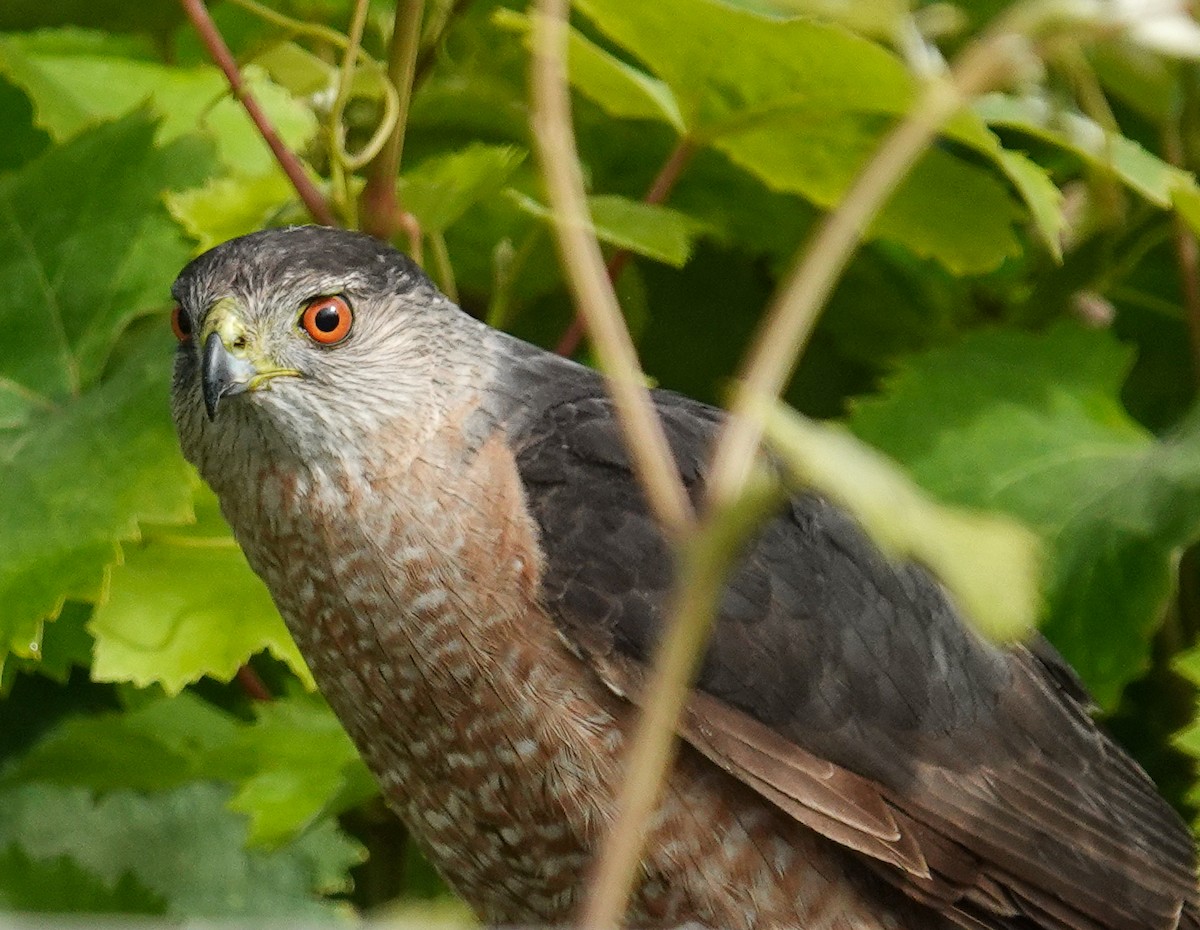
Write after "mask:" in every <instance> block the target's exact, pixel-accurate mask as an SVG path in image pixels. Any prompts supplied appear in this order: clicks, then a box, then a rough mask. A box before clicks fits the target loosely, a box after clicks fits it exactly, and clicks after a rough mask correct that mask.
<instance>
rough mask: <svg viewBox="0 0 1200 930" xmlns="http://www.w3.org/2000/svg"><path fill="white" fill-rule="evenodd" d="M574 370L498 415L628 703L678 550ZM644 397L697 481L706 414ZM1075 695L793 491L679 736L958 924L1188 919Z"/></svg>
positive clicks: (738, 585) (1057, 667)
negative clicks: (505, 421) (513, 414)
mask: <svg viewBox="0 0 1200 930" xmlns="http://www.w3.org/2000/svg"><path fill="white" fill-rule="evenodd" d="M577 371H578V370H577ZM586 383H588V379H580V378H578V377H576V378H573V381H572V385H571V388H570V394H569V399H566V400H563V399H562V398H561V396H560V399H559V401H558V402H551V398H553V397H554V394H555V391H553V390H550V389H549V388H547V389H546V390H542V391H541V394H542V395H544V396H542V397H541V398H537V397H533V398H526V400H531V401H532V402H531V403H529V404H527V405H526V407H525V410H526V411H529V410H531V409H532V410H535V411H536V410H538V409H540V410H541V412H540V413H535V414H533V415H530V414H529V413H526V414H524V415H523V416H522V417H520V418H517V419H515V420H514V421H513V422H512V423H511V424H510V441H512V442H513V445H514V451H515V452H516V454H517V461H518V468H519V470H520V474H521V477H522V480H523V482H524V484H525V487H526V489H527V494H528V502H529V507H530V509H531V511H532V513H533V516H534V517H535V519H536V520H537V522H538V524H539V526H540V528H541V541H542V546H543V549H544V551H545V557H546V570H545V577H544V590H543V596H544V599H545V602H546V604H547V607H548V608H549V610H550V612H551V613H552V615H553V616H554V617H555V618H556V620H557V622H558V623H559V624H560V626H561V629H562V632H563V633H564V635H565V636H566V637H567V638H568V640H569V641H571V642H572V643H573V644H574V645H575V647H576V648H577V649H578V650H579V651H580V653H581V654H583V655H584V656H586V657H587V658H588V660H589V661H590V663H591V664H592V667H593V668H594V669H595V670H596V671H597V673H598V674H599V675H600V677H601V678H602V679H604V680H605V681H606V682H607V683H608V684H609V685H610V686H611V687H613V688H614V689H616V690H618V691H620V692H622V693H624V694H627V695H628V696H630V697H631V698H633V699H634V700H636V697H637V693H638V690H639V687H640V681H641V676H642V673H643V671H644V669H645V663H646V662H647V660H648V658H649V656H650V655H651V653H652V649H653V646H654V643H655V641H656V640H657V638H658V636H659V634H660V631H661V628H662V623H663V601H664V597H665V595H666V593H667V592H668V589H669V585H670V583H671V575H672V569H671V558H670V555H669V551H668V549H667V547H666V546H665V544H664V541H663V539H662V537H661V535H660V534H659V532H658V531H657V529H656V527H655V525H654V523H653V522H652V520H651V519H650V518H649V516H648V515H647V511H646V508H645V505H644V501H643V499H642V496H641V493H640V491H639V489H638V487H637V484H636V482H635V480H634V478H633V476H632V474H631V472H630V468H629V465H628V461H627V459H626V456H625V453H624V451H623V448H622V445H621V442H620V437H619V433H618V431H617V428H616V424H615V420H614V417H613V412H612V409H611V404H610V401H609V400H608V399H607V397H605V396H603V394H602V389H601V388H600V387H599V385H598V384H591V386H590V387H587V388H586V389H585V388H584V387H582V386H581V385H583V384H586ZM536 393H537V392H535V394H536ZM539 399H540V401H541V403H538V402H537V401H538V400H539ZM656 402H657V404H658V406H659V409H660V412H661V413H662V415H663V419H664V422H665V424H666V429H667V433H668V437H669V439H670V442H671V445H672V448H673V451H674V453H675V456H676V459H677V462H678V464H679V466H680V470H681V473H682V474H683V476H684V479H685V481H686V482H687V484H688V486H689V488H690V489H691V490H692V492H693V494H696V493H698V492H699V490H700V489H701V488H702V486H703V480H704V475H703V463H704V461H705V458H706V455H707V451H708V445H709V442H710V440H711V438H712V436H713V434H714V431H715V427H716V425H717V424H718V422H719V417H720V414H719V412H717V411H715V410H713V409H712V408H708V407H705V406H703V405H700V404H698V403H696V402H693V401H690V400H687V399H686V398H681V397H678V396H675V395H671V394H666V393H662V392H656ZM1083 698H1084V695H1083V693H1082V691H1081V689H1080V687H1079V686H1078V683H1077V681H1076V680H1075V679H1074V677H1073V675H1072V674H1071V672H1070V670H1069V669H1067V668H1066V667H1065V664H1063V663H1062V662H1061V660H1059V659H1058V658H1057V656H1056V655H1055V654H1054V653H1053V650H1052V649H1050V647H1049V646H1048V645H1046V644H1045V643H1043V642H1041V641H1038V642H1036V643H1034V644H1032V645H1031V646H1030V647H1016V648H1013V649H1001V648H998V647H996V646H994V645H992V644H990V643H987V642H985V641H983V640H982V639H981V638H980V637H978V636H977V635H975V634H974V633H973V632H972V631H971V630H970V629H968V628H967V627H966V626H965V625H964V624H963V622H962V621H961V619H960V618H959V616H958V615H957V613H956V612H955V610H954V608H953V607H952V605H951V604H950V603H949V602H948V600H947V598H946V596H945V594H944V592H943V590H942V589H941V587H940V586H939V585H938V584H937V583H936V582H935V581H933V580H932V579H931V578H930V577H929V576H928V575H927V574H926V573H925V572H924V571H923V570H922V569H920V568H918V567H916V566H913V565H903V564H902V565H897V564H893V563H891V562H889V561H888V560H886V559H885V558H884V557H883V556H882V555H881V554H880V553H879V551H878V550H877V549H876V548H875V547H874V546H873V544H872V543H871V542H870V541H869V540H868V539H867V538H866V537H865V536H864V535H863V533H862V532H861V531H860V530H859V529H858V528H857V526H856V525H855V524H854V523H853V522H852V521H851V520H850V519H849V518H848V517H847V516H846V515H845V514H844V513H842V512H841V511H839V510H838V509H837V508H836V507H833V506H832V505H830V504H829V503H828V502H826V501H824V500H822V499H820V498H819V497H815V496H799V497H796V498H795V499H793V500H792V501H790V502H789V504H788V505H787V507H786V508H785V510H784V512H782V513H781V514H780V515H779V516H778V517H777V518H775V519H773V520H772V521H770V522H769V523H768V524H767V526H766V527H765V528H764V529H763V531H762V532H761V533H760V534H759V536H758V537H757V538H756V540H755V541H754V542H753V544H752V545H751V546H750V547H749V550H748V552H747V554H746V555H745V557H744V558H743V560H742V562H741V564H740V565H739V567H738V569H737V571H736V572H735V574H734V577H733V579H732V581H731V582H730V584H729V586H728V589H727V591H726V593H725V596H724V598H723V601H722V604H721V609H720V616H719V620H718V622H717V624H716V627H715V629H714V631H713V636H712V640H711V643H710V645H709V647H708V651H707V653H706V656H705V658H704V661H703V664H702V667H701V670H700V673H699V676H698V679H697V683H696V692H695V694H694V696H693V699H692V701H691V703H690V705H689V707H688V710H687V713H686V715H685V721H684V723H683V725H682V735H683V736H684V738H685V739H686V740H687V741H688V742H690V743H691V744H692V745H693V746H695V747H696V748H697V749H699V750H700V751H701V752H703V753H704V754H705V755H707V756H708V757H709V758H710V759H712V760H713V761H714V762H716V763H717V764H719V765H721V766H723V767H724V768H726V769H727V770H729V771H730V772H733V773H734V774H735V775H736V776H737V777H738V778H739V779H741V780H742V781H744V782H746V783H747V784H749V785H751V786H753V787H754V788H755V789H756V790H757V791H758V792H759V793H760V794H761V795H762V796H763V797H764V798H766V799H767V800H769V801H771V802H772V803H774V804H776V805H777V806H778V807H780V808H781V809H783V810H785V811H787V812H789V813H791V814H792V815H793V816H794V817H795V818H796V819H797V820H799V821H800V822H802V823H805V824H806V825H808V826H810V827H811V828H813V829H815V830H818V831H819V832H821V833H823V834H824V835H825V836H827V837H829V838H831V839H834V840H836V841H838V842H840V843H842V844H843V845H845V846H847V847H849V848H851V849H854V850H856V851H858V852H859V853H861V854H862V855H863V856H864V857H865V859H866V861H869V862H872V863H874V865H875V867H877V868H878V869H879V870H880V871H881V872H882V873H883V874H885V876H886V877H888V878H889V879H890V880H892V881H894V882H895V883H897V884H898V885H900V886H901V887H903V888H905V890H907V891H908V892H909V893H910V894H912V895H913V896H914V897H917V898H920V899H921V900H924V901H927V902H929V903H930V904H931V905H932V906H934V907H937V908H938V909H940V910H942V911H943V912H945V913H946V914H948V915H949V916H952V917H955V918H956V919H958V920H960V921H961V922H962V923H963V924H964V926H976V927H999V926H1014V925H1022V924H1021V922H1023V923H1024V925H1028V926H1031V927H1046V928H1080V930H1082V928H1110V930H1148V928H1171V927H1174V926H1176V924H1177V923H1178V922H1179V919H1180V911H1181V908H1182V907H1184V906H1185V904H1186V913H1185V919H1184V925H1185V926H1192V925H1193V923H1191V922H1189V921H1194V912H1193V911H1192V909H1193V908H1194V906H1195V897H1196V881H1195V877H1194V868H1195V859H1194V850H1193V845H1192V841H1191V838H1190V836H1189V834H1188V832H1187V830H1186V828H1185V827H1184V826H1183V824H1182V823H1181V822H1180V821H1179V819H1178V818H1177V817H1176V815H1175V814H1174V812H1173V811H1171V810H1170V808H1169V807H1168V806H1167V805H1166V803H1165V802H1164V801H1162V799H1161V798H1160V797H1159V796H1158V795H1157V793H1156V792H1155V789H1154V786H1153V785H1152V783H1151V782H1150V780H1149V779H1148V778H1147V776H1146V775H1145V774H1144V773H1143V772H1142V771H1141V769H1140V768H1138V766H1137V765H1136V764H1135V763H1134V762H1133V761H1132V760H1131V759H1130V758H1129V757H1128V756H1127V755H1126V754H1125V753H1124V752H1123V751H1122V750H1121V749H1120V748H1118V747H1117V746H1116V745H1115V744H1113V743H1112V742H1111V741H1110V740H1109V739H1108V738H1107V737H1105V736H1104V735H1103V734H1102V733H1101V732H1100V731H1099V730H1098V729H1097V728H1096V727H1095V725H1094V724H1093V722H1092V721H1091V719H1090V717H1089V716H1088V713H1087V712H1086V709H1085V707H1084V706H1083V703H1082V699H1083ZM1014 919H1015V920H1016V921H1018V922H1019V923H1018V924H1013V923H1012V922H1011V921H1012V920H1014Z"/></svg>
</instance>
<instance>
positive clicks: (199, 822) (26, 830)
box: [0, 782, 358, 920]
mask: <svg viewBox="0 0 1200 930" xmlns="http://www.w3.org/2000/svg"><path fill="white" fill-rule="evenodd" d="M227 800H228V792H227V791H226V790H225V789H222V788H220V787H218V786H216V785H213V784H207V783H204V782H195V783H192V784H188V785H186V786H184V787H181V788H178V789H175V790H173V791H165V792H158V793H155V794H149V795H144V794H137V793H135V792H131V791H120V792H114V793H112V794H109V795H106V796H105V797H103V798H99V799H97V798H94V797H93V796H92V795H91V794H90V793H89V792H87V791H86V790H83V789H80V788H61V787H56V786H52V785H43V784H28V785H21V786H19V787H15V788H11V789H7V790H4V791H0V848H6V847H8V846H10V845H13V844H16V845H18V846H20V848H21V850H22V852H23V854H24V855H25V856H27V857H28V858H30V859H32V860H34V861H38V862H44V861H47V860H50V861H54V860H56V859H58V858H60V857H62V856H68V857H70V859H72V860H73V861H74V862H76V863H78V864H79V866H80V867H81V868H83V869H84V870H86V871H87V872H89V873H91V874H93V875H95V876H97V877H99V878H100V879H101V880H102V881H104V882H105V883H108V884H110V885H113V884H116V883H117V882H119V881H120V880H121V877H122V876H124V875H126V874H132V876H133V877H134V879H136V881H137V882H138V883H139V885H141V886H142V887H143V888H145V889H147V890H148V891H149V892H151V893H153V894H155V895H158V896H159V897H161V898H162V899H163V900H164V901H165V902H166V913H167V914H168V915H169V916H171V917H175V918H184V917H204V918H210V919H216V918H222V917H241V918H248V917H254V918H259V919H266V918H270V919H271V920H280V919H285V918H288V919H293V920H300V919H308V920H316V919H319V918H322V917H326V918H327V917H329V916H330V914H331V912H332V911H333V910H334V907H335V906H333V905H331V904H330V903H328V902H323V901H321V900H320V899H319V897H318V887H319V886H320V887H328V886H329V885H330V883H331V881H330V874H329V873H330V871H331V868H332V863H334V862H338V863H340V867H341V869H342V871H343V872H344V871H345V869H347V868H349V866H350V865H353V864H354V861H351V857H350V855H349V850H350V846H349V844H347V843H346V842H345V840H344V838H342V837H338V838H337V839H336V840H333V839H332V838H331V835H330V834H329V833H328V831H322V833H320V834H318V835H317V836H316V838H315V840H310V843H315V846H316V848H313V846H311V845H310V846H300V847H299V848H295V847H283V848H281V849H278V850H274V851H271V852H267V851H264V850H253V851H248V850H246V848H245V840H246V823H245V820H244V818H243V817H242V816H241V815H239V814H235V813H233V812H232V811H230V810H228V809H227V807H226V802H227ZM331 846H332V847H333V848H332V849H330V848H329V847H331ZM357 858H358V857H357V856H356V857H355V860H356V859H357Z"/></svg>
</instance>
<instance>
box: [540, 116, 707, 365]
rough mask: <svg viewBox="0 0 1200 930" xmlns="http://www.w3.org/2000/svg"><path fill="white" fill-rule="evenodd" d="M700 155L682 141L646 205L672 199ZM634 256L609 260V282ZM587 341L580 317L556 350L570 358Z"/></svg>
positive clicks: (622, 253)
mask: <svg viewBox="0 0 1200 930" xmlns="http://www.w3.org/2000/svg"><path fill="white" fill-rule="evenodd" d="M695 154H696V144H695V142H693V141H692V140H691V139H688V138H686V137H684V138H682V139H680V140H679V142H678V143H677V144H676V145H675V148H673V149H672V150H671V154H670V155H668V156H667V160H666V161H665V162H663V166H662V168H660V169H659V171H658V174H657V175H655V176H654V180H653V181H651V182H650V186H649V187H648V188H647V189H646V193H645V195H644V196H643V197H642V203H648V204H660V203H662V202H663V201H664V200H666V199H667V197H669V196H670V194H671V191H672V190H673V189H674V187H675V183H676V182H677V181H678V180H679V177H680V175H682V174H683V170H684V168H686V167H687V166H688V162H690V161H691V160H692V156H693V155H695ZM632 256H633V253H632V252H630V251H629V249H617V251H615V252H614V253H613V254H612V257H611V258H610V259H609V260H608V265H607V266H606V270H607V272H608V280H610V281H611V282H612V283H613V284H616V283H617V281H618V280H619V279H620V277H621V272H622V271H624V270H625V266H626V265H628V264H629V259H630V258H631V257H632ZM582 339H583V317H582V316H581V315H580V314H576V315H575V316H574V317H573V318H572V320H571V325H570V326H568V327H567V329H566V331H565V332H564V333H563V334H562V337H561V338H560V339H559V340H558V345H556V346H555V347H554V351H555V352H557V353H558V354H559V355H565V356H567V357H570V356H572V355H574V354H575V350H576V349H578V348H579V343H580V342H581V341H582Z"/></svg>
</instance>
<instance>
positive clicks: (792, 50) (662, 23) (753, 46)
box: [575, 0, 914, 136]
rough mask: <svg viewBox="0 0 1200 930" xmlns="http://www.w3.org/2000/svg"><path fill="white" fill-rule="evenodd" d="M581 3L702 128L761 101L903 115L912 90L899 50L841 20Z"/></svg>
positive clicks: (717, 127)
mask: <svg viewBox="0 0 1200 930" xmlns="http://www.w3.org/2000/svg"><path fill="white" fill-rule="evenodd" d="M575 6H576V8H577V9H579V10H580V11H581V12H582V13H583V14H584V15H586V16H587V17H588V19H590V20H592V21H593V22H594V23H595V24H596V26H597V27H599V29H600V30H601V31H602V32H603V33H604V34H605V35H607V36H608V38H610V39H612V40H613V41H614V42H616V43H618V44H619V45H621V46H622V47H623V48H625V49H627V50H628V51H630V52H632V53H633V54H634V55H636V56H637V58H638V59H640V60H641V61H643V62H645V63H646V64H647V65H648V66H649V68H650V70H651V71H652V72H653V73H654V74H655V75H656V76H657V77H659V78H660V79H661V80H663V81H664V82H665V83H666V84H667V85H668V86H669V87H670V89H671V91H672V92H673V94H674V95H675V99H676V100H677V101H678V103H679V109H680V111H681V112H682V114H683V122H684V124H685V125H686V126H688V127H689V128H690V130H691V131H692V132H693V133H698V134H700V135H701V136H714V135H716V134H718V133H719V132H720V131H721V129H722V124H723V123H725V122H726V121H741V120H744V119H745V118H746V113H747V111H752V110H754V109H755V108H758V107H768V106H769V107H772V108H777V107H779V106H781V105H788V104H790V105H804V106H807V107H809V108H810V109H819V108H822V107H823V108H824V109H827V110H829V111H832V112H838V111H845V110H854V111H858V112H873V113H900V112H903V111H904V109H905V108H906V107H907V106H908V103H909V101H910V100H911V98H912V91H913V87H914V84H913V79H912V77H911V76H910V75H909V74H908V72H907V71H906V69H905V68H904V65H903V64H902V63H901V62H900V60H899V59H898V58H896V57H895V56H894V55H892V54H890V53H889V52H887V51H885V50H884V49H883V48H881V47H879V46H878V45H875V44H874V43H872V42H869V41H867V40H865V39H862V38H860V37H858V36H855V35H853V34H852V33H850V32H848V31H846V30H845V29H843V28H841V27H839V26H834V25H830V24H825V23H817V22H814V21H812V20H806V19H791V20H786V21H780V20H778V19H775V18H772V17H767V16H762V15H759V14H757V13H753V12H749V11H747V10H740V9H737V8H735V7H732V6H729V5H727V4H724V3H720V2H717V0H660V2H657V3H625V2H622V0H577V2H576V3H575ZM667 37H669V40H667ZM716 49H719V50H720V53H719V54H714V50H716Z"/></svg>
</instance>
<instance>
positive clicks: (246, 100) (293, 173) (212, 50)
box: [180, 0, 337, 226]
mask: <svg viewBox="0 0 1200 930" xmlns="http://www.w3.org/2000/svg"><path fill="white" fill-rule="evenodd" d="M180 2H181V3H182V4H183V9H184V12H185V13H187V16H188V19H190V20H191V22H192V25H193V26H194V27H195V29H196V32H197V34H198V35H199V36H200V41H201V42H203V43H204V47H205V48H206V49H207V50H208V54H209V56H210V57H211V58H212V60H213V61H214V62H216V64H217V66H218V67H219V68H220V69H221V70H222V71H223V72H224V73H225V79H226V80H227V81H228V82H229V88H230V90H232V91H233V95H234V96H235V97H237V99H238V100H240V101H241V103H242V106H243V107H245V108H246V113H247V114H248V115H249V116H250V119H251V120H252V121H253V122H254V125H255V126H256V127H257V128H258V132H259V134H260V135H261V136H262V138H263V141H264V142H266V143H267V147H268V148H270V150H271V154H273V155H274V156H275V160H276V161H277V162H279V167H280V168H282V169H283V172H284V174H286V175H287V176H288V180H290V181H291V182H292V186H293V187H294V188H295V189H296V193H297V194H298V195H299V196H300V200H301V201H302V202H303V203H304V206H305V207H306V208H307V209H308V212H309V213H310V214H311V215H312V218H313V219H314V220H316V221H317V222H318V223H320V224H321V225H323V226H336V225H337V219H336V218H335V217H334V215H333V211H332V210H331V209H330V207H329V204H328V203H327V202H326V200H325V198H324V197H323V196H322V195H321V192H320V191H319V190H317V187H316V185H315V184H313V182H312V181H311V180H310V179H309V177H308V175H307V174H305V172H304V166H303V165H301V164H300V160H299V159H298V158H297V157H296V155H295V153H294V152H292V150H291V149H289V148H288V147H287V146H286V145H284V143H283V140H282V139H281V138H280V137H279V133H278V132H276V130H275V127H274V125H272V123H271V121H270V120H269V119H268V118H267V114H266V113H264V112H263V109H262V107H260V106H259V105H258V101H257V100H255V99H254V96H253V95H252V94H251V93H250V91H249V90H248V89H247V87H246V82H245V80H244V79H243V77H242V73H241V71H239V70H238V66H237V62H236V61H235V60H234V58H233V53H232V52H230V51H229V46H228V45H226V44H225V40H224V39H223V38H222V37H221V32H220V30H219V29H217V24H216V23H214V22H213V19H212V17H211V16H210V15H209V13H208V9H207V8H206V7H205V5H204V0H180Z"/></svg>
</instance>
